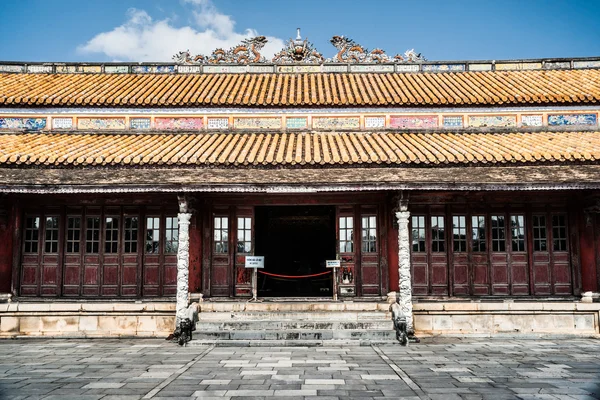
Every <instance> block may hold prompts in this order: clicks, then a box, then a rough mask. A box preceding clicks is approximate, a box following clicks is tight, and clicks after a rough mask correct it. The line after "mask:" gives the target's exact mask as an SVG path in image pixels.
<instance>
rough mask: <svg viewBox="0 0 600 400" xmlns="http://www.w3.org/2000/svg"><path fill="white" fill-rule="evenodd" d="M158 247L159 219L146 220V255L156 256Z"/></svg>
mask: <svg viewBox="0 0 600 400" xmlns="http://www.w3.org/2000/svg"><path fill="white" fill-rule="evenodd" d="M159 246H160V218H159V217H147V218H146V254H157V253H158V252H159Z"/></svg>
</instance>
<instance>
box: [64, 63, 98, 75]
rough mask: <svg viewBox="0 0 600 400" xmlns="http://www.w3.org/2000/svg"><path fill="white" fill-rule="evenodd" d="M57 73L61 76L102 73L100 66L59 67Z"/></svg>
mask: <svg viewBox="0 0 600 400" xmlns="http://www.w3.org/2000/svg"><path fill="white" fill-rule="evenodd" d="M56 72H57V73H59V74H75V73H82V72H83V73H94V74H99V73H101V72H102V67H101V66H100V65H57V66H56Z"/></svg>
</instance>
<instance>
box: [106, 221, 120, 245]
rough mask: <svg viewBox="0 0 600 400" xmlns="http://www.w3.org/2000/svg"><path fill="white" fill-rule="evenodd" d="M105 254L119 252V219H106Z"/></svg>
mask: <svg viewBox="0 0 600 400" xmlns="http://www.w3.org/2000/svg"><path fill="white" fill-rule="evenodd" d="M104 223H105V226H104V235H105V236H104V253H118V252H119V218H118V217H106V218H105V219H104Z"/></svg>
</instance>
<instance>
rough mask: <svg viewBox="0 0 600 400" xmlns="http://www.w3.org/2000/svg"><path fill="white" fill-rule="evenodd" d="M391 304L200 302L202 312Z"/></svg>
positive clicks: (372, 307) (328, 309)
mask: <svg viewBox="0 0 600 400" xmlns="http://www.w3.org/2000/svg"><path fill="white" fill-rule="evenodd" d="M389 307H390V305H389V304H388V303H386V302H381V301H339V302H334V301H333V300H329V301H287V302H285V301H280V302H271V301H265V302H260V301H258V302H246V301H204V302H201V303H200V309H201V310H202V312H208V311H210V312H213V311H215V312H227V311H231V312H242V311H246V312H247V311H268V312H280V311H323V312H332V311H388V310H389Z"/></svg>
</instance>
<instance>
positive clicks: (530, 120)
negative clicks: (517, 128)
mask: <svg viewBox="0 0 600 400" xmlns="http://www.w3.org/2000/svg"><path fill="white" fill-rule="evenodd" d="M543 124H544V118H543V116H541V115H521V126H542V125H543Z"/></svg>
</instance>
